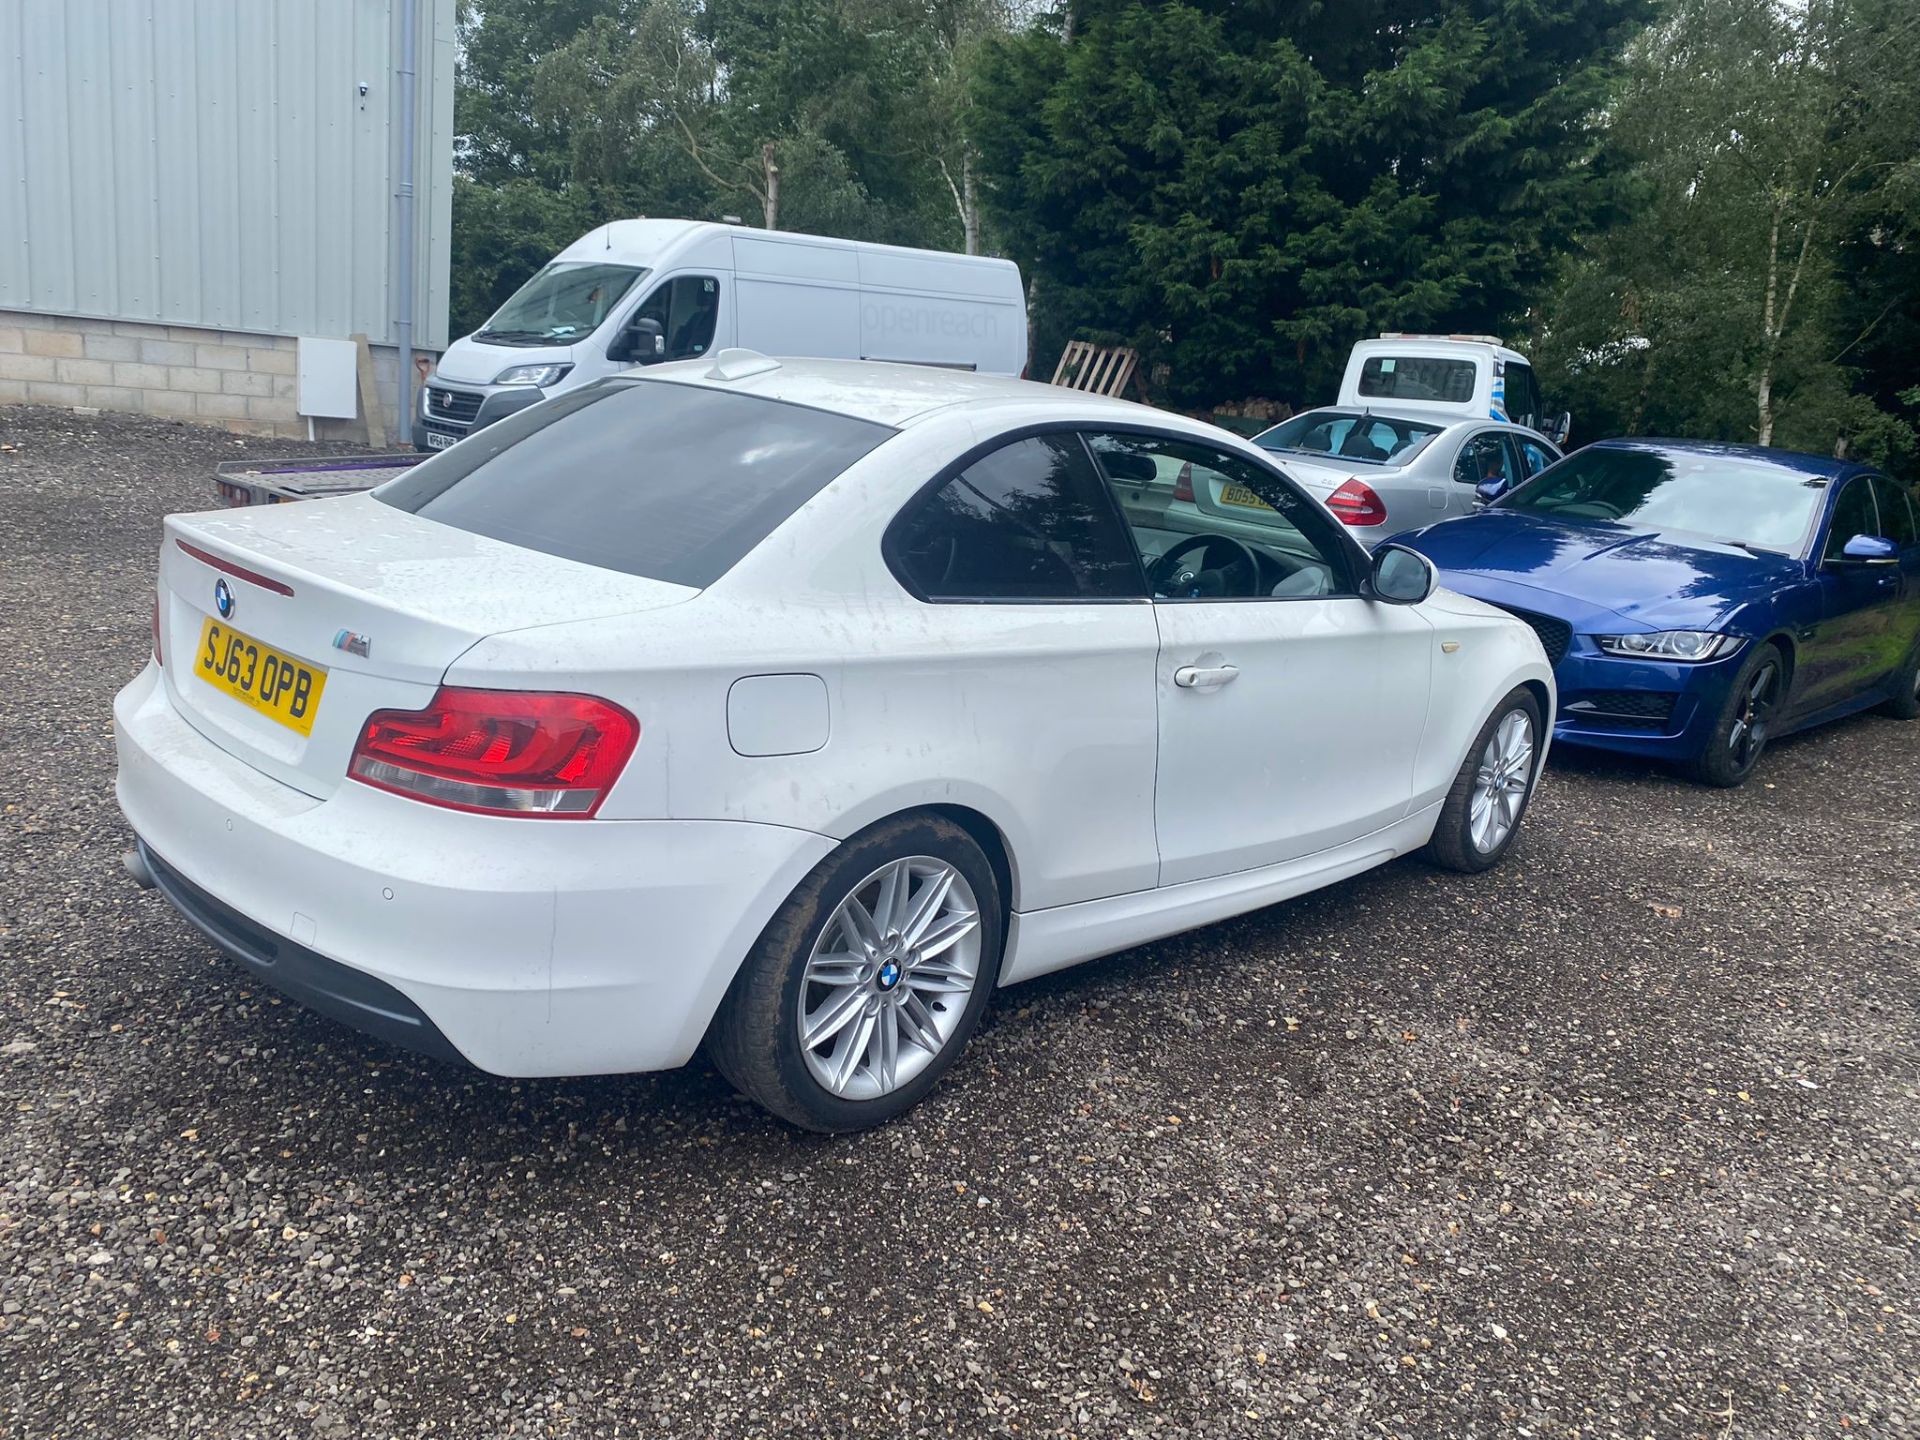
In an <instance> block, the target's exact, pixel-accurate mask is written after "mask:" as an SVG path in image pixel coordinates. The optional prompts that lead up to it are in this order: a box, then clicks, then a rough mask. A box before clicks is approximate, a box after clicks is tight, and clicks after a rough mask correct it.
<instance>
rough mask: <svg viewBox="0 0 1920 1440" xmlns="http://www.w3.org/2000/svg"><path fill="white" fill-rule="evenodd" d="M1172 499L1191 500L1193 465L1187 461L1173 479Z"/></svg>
mask: <svg viewBox="0 0 1920 1440" xmlns="http://www.w3.org/2000/svg"><path fill="white" fill-rule="evenodd" d="M1173 498H1174V499H1176V500H1191V499H1193V463H1192V462H1191V461H1189V462H1188V463H1186V464H1185V465H1182V466H1181V467H1180V473H1179V474H1178V475H1176V476H1174V477H1173Z"/></svg>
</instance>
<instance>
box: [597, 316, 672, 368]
mask: <svg viewBox="0 0 1920 1440" xmlns="http://www.w3.org/2000/svg"><path fill="white" fill-rule="evenodd" d="M607 358H608V359H609V360H624V361H628V362H630V363H632V364H634V365H652V364H655V363H657V362H659V361H661V360H664V359H666V358H667V332H666V331H664V330H662V329H661V328H660V322H659V321H658V320H655V319H654V318H653V317H652V316H651V315H636V316H634V317H633V319H631V320H629V321H628V322H627V327H626V329H624V330H622V331H621V332H620V333H619V334H618V335H616V336H615V337H614V340H613V343H612V344H611V345H609V346H608V347H607Z"/></svg>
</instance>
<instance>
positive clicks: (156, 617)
mask: <svg viewBox="0 0 1920 1440" xmlns="http://www.w3.org/2000/svg"><path fill="white" fill-rule="evenodd" d="M153 663H154V664H156V665H164V664H166V663H167V657H166V656H165V655H163V654H161V653H160V592H159V591H158V590H155V591H154V592H153Z"/></svg>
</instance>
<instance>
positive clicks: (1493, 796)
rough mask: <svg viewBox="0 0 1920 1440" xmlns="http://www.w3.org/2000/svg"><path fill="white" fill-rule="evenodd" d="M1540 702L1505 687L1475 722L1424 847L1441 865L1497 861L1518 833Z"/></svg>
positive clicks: (1471, 868) (1465, 869)
mask: <svg viewBox="0 0 1920 1440" xmlns="http://www.w3.org/2000/svg"><path fill="white" fill-rule="evenodd" d="M1540 722H1541V717H1540V702H1539V701H1538V700H1536V699H1534V698H1533V692H1532V691H1530V690H1528V689H1526V688H1525V687H1524V686H1522V687H1521V688H1519V689H1517V690H1513V691H1510V692H1508V694H1507V697H1506V698H1505V699H1504V700H1502V701H1501V702H1500V703H1499V704H1498V705H1496V706H1494V707H1493V713H1492V714H1491V715H1489V716H1488V717H1487V723H1486V724H1484V725H1482V726H1481V727H1480V733H1479V734H1478V735H1477V736H1475V737H1474V741H1473V744H1472V745H1471V746H1469V747H1468V749H1467V758H1466V759H1465V760H1463V761H1462V762H1461V764H1460V773H1459V774H1457V775H1456V776H1454V779H1453V788H1452V789H1451V790H1449V791H1448V792H1447V798H1446V802H1445V803H1444V804H1443V805H1441V807H1440V820H1439V823H1438V824H1436V825H1435V826H1434V827H1433V839H1431V840H1429V841H1428V842H1427V848H1426V850H1425V851H1424V852H1422V853H1424V854H1425V855H1426V857H1427V859H1429V860H1431V861H1432V862H1433V863H1434V864H1436V865H1438V866H1441V867H1442V868H1443V869H1447V870H1458V871H1460V872H1461V873H1462V874H1467V875H1472V874H1477V873H1478V872H1480V871H1482V870H1489V869H1491V868H1493V867H1494V866H1495V865H1498V864H1499V863H1500V858H1501V857H1502V856H1503V855H1505V854H1506V853H1507V851H1508V849H1509V848H1510V847H1511V846H1512V845H1513V837H1514V836H1515V835H1517V834H1519V833H1520V821H1521V819H1522V817H1523V816H1525V814H1526V813H1527V803H1528V801H1530V800H1531V799H1532V798H1533V784H1534V780H1535V778H1536V777H1537V776H1538V774H1539V770H1540V744H1541V735H1540Z"/></svg>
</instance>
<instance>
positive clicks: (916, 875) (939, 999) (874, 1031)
mask: <svg viewBox="0 0 1920 1440" xmlns="http://www.w3.org/2000/svg"><path fill="white" fill-rule="evenodd" d="M979 975H980V914H979V904H978V902H977V900H976V899H975V896H974V893H973V889H972V887H971V886H969V885H968V884H967V881H966V877H965V876H964V875H962V874H961V873H960V871H959V870H958V869H956V868H955V867H954V866H952V865H950V864H948V863H947V862H946V861H944V860H940V859H936V858H934V857H933V856H929V855H915V856H911V857H909V858H907V859H904V860H893V861H890V862H888V863H887V864H885V865H882V866H881V867H880V868H879V869H878V870H876V871H874V872H873V873H872V874H871V875H869V876H867V878H866V879H864V880H862V881H861V882H860V883H859V884H858V885H856V886H854V888H853V890H852V892H851V893H850V894H849V895H848V896H847V898H846V899H844V900H842V901H841V902H840V904H839V907H838V908H837V909H835V910H834V912H833V915H832V916H831V917H830V918H829V919H828V921H827V923H826V925H825V926H824V927H823V928H822V929H821V931H820V937H819V939H817V940H816V941H815V942H814V946H813V953H812V954H810V955H809V956H808V957H807V964H806V969H805V971H804V972H803V973H802V975H801V979H800V995H799V1004H798V1006H797V1012H796V1015H795V1022H796V1024H797V1025H798V1027H799V1038H800V1053H801V1054H802V1055H803V1056H804V1057H805V1059H806V1063H807V1070H808V1072H809V1073H810V1074H811V1075H812V1076H813V1078H814V1079H815V1080H817V1081H819V1082H820V1084H821V1085H822V1086H824V1087H825V1088H826V1089H827V1090H828V1091H829V1092H831V1093H832V1094H834V1095H837V1096H839V1097H840V1098H842V1099H844V1100H874V1099H878V1098H879V1097H881V1096H883V1095H887V1094H890V1093H892V1092H893V1091H895V1090H898V1089H899V1088H900V1087H901V1086H903V1085H905V1084H907V1083H909V1082H910V1081H911V1080H912V1079H913V1078H914V1077H915V1076H916V1075H918V1074H919V1073H920V1072H921V1071H922V1070H924V1069H926V1068H927V1066H928V1065H930V1064H931V1063H932V1062H933V1060H934V1058H935V1057H936V1056H938V1055H939V1054H940V1052H941V1051H942V1050H944V1049H945V1048H946V1046H947V1044H948V1043H949V1042H950V1041H951V1040H952V1039H953V1036H954V1034H955V1032H956V1031H958V1030H959V1028H960V1021H961V1018H962V1017H963V1016H964V1015H965V1014H966V1010H967V1002H968V1001H969V1000H970V999H971V998H972V995H973V990H974V985H975V983H976V982H977V981H978V979H979Z"/></svg>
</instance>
